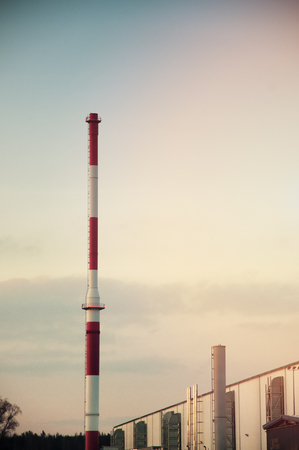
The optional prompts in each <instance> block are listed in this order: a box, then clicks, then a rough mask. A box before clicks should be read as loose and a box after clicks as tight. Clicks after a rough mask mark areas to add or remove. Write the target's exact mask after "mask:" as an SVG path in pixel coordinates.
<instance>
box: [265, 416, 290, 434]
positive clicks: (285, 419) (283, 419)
mask: <svg viewBox="0 0 299 450" xmlns="http://www.w3.org/2000/svg"><path fill="white" fill-rule="evenodd" d="M282 422H286V423H285V425H295V424H297V423H298V424H299V416H286V415H281V416H278V417H276V419H273V420H271V421H270V422H268V423H265V425H263V428H264V430H268V429H269V428H278V425H279V424H280V423H282Z"/></svg>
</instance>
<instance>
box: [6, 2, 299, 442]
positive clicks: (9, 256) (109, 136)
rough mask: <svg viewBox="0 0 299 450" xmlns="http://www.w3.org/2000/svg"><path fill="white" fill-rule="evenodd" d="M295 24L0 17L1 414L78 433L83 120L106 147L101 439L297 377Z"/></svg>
mask: <svg viewBox="0 0 299 450" xmlns="http://www.w3.org/2000/svg"><path fill="white" fill-rule="evenodd" d="M298 42H299V6H298V4H297V2H295V1H291V0H284V1H281V0H280V1H278V0H271V1H270V0H268V1H267V0H263V1H257V0H248V1H239V0H227V1H225V2H223V1H220V0H219V1H218V0H212V1H209V2H206V1H203V0H196V1H195V0H184V1H178V0H84V1H83V0H73V1H69V0H64V1H61V0H59V1H58V0H52V1H51V2H48V1H43V0H28V1H26V2H22V1H20V0H15V1H9V0H3V1H2V2H1V3H0V61H1V64H0V76H1V84H0V95H1V108H0V148H1V152H0V188H1V211H2V214H1V221H0V258H1V271H0V352H1V358H0V380H1V383H0V386H1V389H0V396H2V397H7V398H8V399H9V401H11V402H12V403H16V404H17V405H18V406H19V407H20V408H21V410H22V415H21V416H20V418H19V419H20V420H19V422H20V426H19V428H18V429H17V432H18V433H21V432H23V431H28V430H31V431H33V432H36V433H41V432H42V430H44V431H45V432H46V433H57V432H59V433H62V434H74V433H80V432H81V431H82V432H83V426H84V351H85V349H84V345H85V317H84V312H83V311H82V310H81V304H82V303H84V301H85V295H86V288H87V141H88V129H87V124H86V123H85V118H86V116H87V115H88V114H89V113H90V112H97V113H98V114H99V115H100V116H101V117H102V123H101V124H100V135H99V291H100V296H101V302H103V303H105V304H106V310H105V311H103V312H102V313H101V379H100V431H102V432H109V431H110V430H111V429H112V427H113V426H114V425H118V424H119V423H122V422H124V421H126V420H129V419H132V418H135V417H139V416H141V415H144V414H147V413H150V412H152V411H155V410H158V409H161V408H164V407H167V406H169V405H172V404H174V403H177V402H181V401H183V400H185V399H186V388H187V387H188V386H192V385H193V384H198V390H199V393H205V392H208V391H209V390H210V387H211V380H210V376H211V375H210V374H211V369H210V367H211V361H210V355H211V347H212V346H213V345H218V344H222V345H225V346H226V354H227V383H233V382H236V381H239V380H242V379H244V378H247V377H250V376H254V375H256V374H258V373H261V372H264V371H267V370H271V369H273V368H276V367H279V366H282V365H285V364H288V363H291V362H295V361H297V360H299V353H298V346H297V345H296V342H297V340H298V320H299V281H298V278H299V277H298V276H299V152H298V148H299V132H298V113H299V106H298V105H299V87H298V78H299V52H298Z"/></svg>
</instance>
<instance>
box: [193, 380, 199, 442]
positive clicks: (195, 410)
mask: <svg viewBox="0 0 299 450" xmlns="http://www.w3.org/2000/svg"><path fill="white" fill-rule="evenodd" d="M197 391H198V389H197V384H194V385H193V450H197Z"/></svg>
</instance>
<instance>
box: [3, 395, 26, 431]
mask: <svg viewBox="0 0 299 450" xmlns="http://www.w3.org/2000/svg"><path fill="white" fill-rule="evenodd" d="M18 414H22V411H21V410H20V408H19V407H18V406H17V405H12V404H11V403H9V401H8V400H7V398H5V399H3V398H2V397H0V438H3V437H5V436H8V435H9V434H10V433H11V432H12V431H14V430H15V429H16V428H17V427H18V426H19V422H18V421H17V419H16V417H17V415H18Z"/></svg>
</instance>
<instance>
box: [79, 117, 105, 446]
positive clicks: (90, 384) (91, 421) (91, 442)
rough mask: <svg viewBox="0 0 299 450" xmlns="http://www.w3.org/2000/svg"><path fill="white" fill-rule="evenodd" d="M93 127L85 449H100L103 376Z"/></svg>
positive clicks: (93, 124)
mask: <svg viewBox="0 0 299 450" xmlns="http://www.w3.org/2000/svg"><path fill="white" fill-rule="evenodd" d="M86 122H87V123H88V124H89V232H88V242H89V245H88V289H87V294H86V303H85V304H83V305H82V309H84V310H85V311H86V350H85V358H86V359H85V411H84V416H85V417H84V428H85V450H98V448H99V415H100V412H99V374H100V310H102V309H104V308H105V305H103V304H101V303H100V296H99V290H98V125H99V123H100V122H101V119H100V118H99V117H98V114H96V113H90V114H89V116H88V117H87V118H86Z"/></svg>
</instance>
